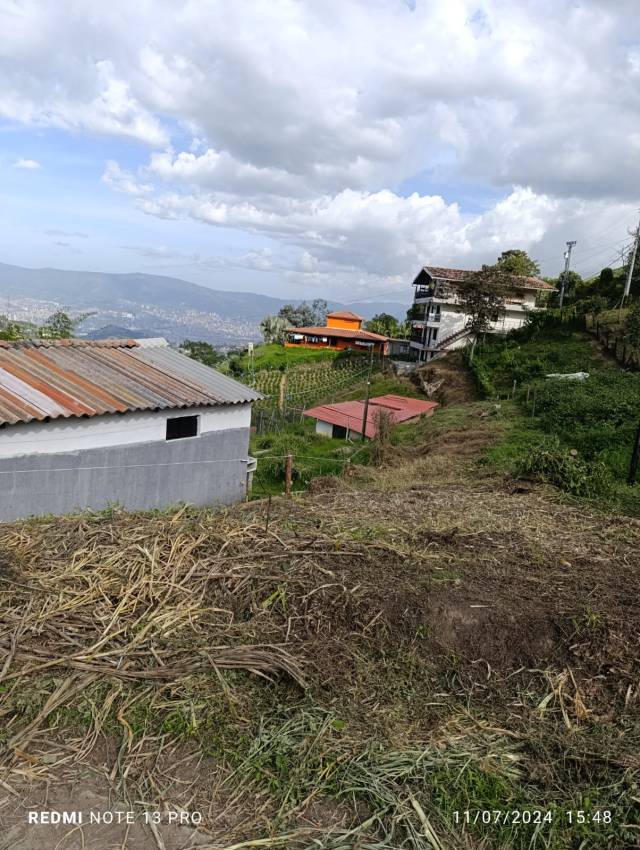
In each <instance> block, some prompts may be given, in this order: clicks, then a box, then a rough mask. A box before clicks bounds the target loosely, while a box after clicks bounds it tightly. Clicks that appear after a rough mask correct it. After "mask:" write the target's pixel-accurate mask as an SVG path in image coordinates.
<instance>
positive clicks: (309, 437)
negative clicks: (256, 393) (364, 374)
mask: <svg viewBox="0 0 640 850" xmlns="http://www.w3.org/2000/svg"><path fill="white" fill-rule="evenodd" d="M315 425H316V423H315V420H314V419H310V418H306V417H305V419H303V421H302V422H300V423H295V424H287V425H284V426H283V427H282V429H281V430H280V431H277V432H270V433H267V434H254V435H253V436H252V437H251V445H250V452H251V454H252V455H254V456H255V457H257V459H258V471H257V474H256V476H255V478H254V486H253V493H252V495H253V497H254V498H262V497H263V496H265V495H269V494H278V493H283V492H284V475H285V463H286V460H285V455H287V454H289V453H291V454H292V455H293V470H292V471H293V480H292V489H293V490H294V491H302V490H306V489H307V487H308V486H309V482H310V481H311V480H312V479H313V478H316V477H317V476H319V475H340V474H341V473H342V472H343V470H344V466H345V462H346V460H347V459H349V458H353V460H352V462H353V463H367V462H368V459H369V450H368V447H367V446H366V445H365V446H363V445H362V443H361V442H359V441H348V440H338V439H334V438H333V437H323V436H320V435H319V434H316V433H315Z"/></svg>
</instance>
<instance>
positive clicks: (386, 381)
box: [340, 372, 426, 401]
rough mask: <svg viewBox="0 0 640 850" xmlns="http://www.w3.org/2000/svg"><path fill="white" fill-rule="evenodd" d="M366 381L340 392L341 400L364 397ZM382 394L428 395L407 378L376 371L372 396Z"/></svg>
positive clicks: (424, 397) (417, 396)
mask: <svg viewBox="0 0 640 850" xmlns="http://www.w3.org/2000/svg"><path fill="white" fill-rule="evenodd" d="M364 391H365V383H364V381H363V382H362V383H361V384H359V385H358V386H355V387H353V389H350V390H347V391H345V392H344V393H340V401H352V400H354V399H364ZM380 395H404V396H407V397H408V398H421V399H426V396H425V394H424V393H423V392H421V391H420V390H419V389H418V388H417V387H416V385H415V384H414V383H412V382H411V381H410V380H408V379H407V378H400V377H397V376H396V375H393V374H381V373H379V372H378V373H374V375H373V377H372V380H371V389H370V396H371V398H374V397H375V396H380Z"/></svg>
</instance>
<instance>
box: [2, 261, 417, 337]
mask: <svg viewBox="0 0 640 850" xmlns="http://www.w3.org/2000/svg"><path fill="white" fill-rule="evenodd" d="M410 297H411V291H410V289H409V287H407V302H406V303H405V304H403V303H401V302H396V301H359V302H354V303H350V304H342V303H338V302H335V301H332V302H330V303H329V306H330V308H331V309H334V310H335V309H345V308H348V309H349V310H352V311H353V312H355V313H358V314H359V315H361V316H363V318H365V319H369V318H371V317H372V316H373V315H374V314H375V313H382V312H384V313H391V314H392V315H395V316H397V317H398V318H403V317H404V315H405V313H406V310H407V308H408V306H409V301H410ZM299 300H300V299H294V298H290V299H282V298H274V297H272V296H269V295H259V294H257V293H255V292H230V291H226V290H221V289H209V288H208V287H206V286H200V285H198V284H196V283H191V282H190V281H186V280H182V279H181V278H174V277H165V276H164V275H152V274H140V273H128V274H114V273H107V272H92V271H67V270H62V269H49V268H45V269H29V268H24V267H22V266H13V265H8V264H6V263H0V313H6V314H8V315H9V316H10V317H11V318H14V319H20V320H24V321H39V320H42V319H44V318H46V316H48V315H50V313H51V312H53V311H54V310H56V309H63V310H66V311H68V312H69V313H71V314H73V313H78V312H90V313H91V314H92V315H91V316H90V317H88V318H87V319H85V320H84V321H83V323H82V324H81V325H80V327H79V331H80V332H81V333H87V334H91V335H93V334H94V333H95V332H96V331H99V330H100V329H101V328H104V326H105V325H107V326H109V325H111V326H118V327H120V328H121V329H126V328H130V327H131V326H132V325H133V326H135V328H137V329H139V331H138V332H139V333H140V334H143V333H144V334H145V335H158V336H165V337H167V338H168V339H169V340H170V341H172V342H180V341H181V340H183V339H186V338H191V339H203V340H206V341H208V342H211V343H213V344H218V345H234V344H240V343H241V342H246V341H249V340H256V339H259V337H260V331H259V324H260V321H261V320H262V319H263V318H264V317H265V316H267V315H273V314H275V313H277V312H278V310H279V309H280V308H281V307H282V306H283V305H284V304H287V303H291V302H292V301H293V302H295V301H299Z"/></svg>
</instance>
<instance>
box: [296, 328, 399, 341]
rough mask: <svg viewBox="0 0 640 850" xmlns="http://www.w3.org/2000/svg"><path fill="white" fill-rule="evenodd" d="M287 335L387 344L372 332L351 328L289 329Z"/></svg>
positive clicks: (381, 337)
mask: <svg viewBox="0 0 640 850" xmlns="http://www.w3.org/2000/svg"><path fill="white" fill-rule="evenodd" d="M287 333H293V334H308V335H309V336H337V337H340V338H341V339H361V340H366V341H369V342H386V340H387V337H386V336H381V335H380V334H374V333H371V331H354V330H351V329H350V328H327V327H314V328H287Z"/></svg>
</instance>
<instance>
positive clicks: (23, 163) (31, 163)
mask: <svg viewBox="0 0 640 850" xmlns="http://www.w3.org/2000/svg"><path fill="white" fill-rule="evenodd" d="M13 167H14V168H23V169H24V170H25V171H37V170H38V169H39V168H42V166H41V165H40V163H39V162H38V161H37V160H35V159H17V160H16V161H15V162H14V163H13Z"/></svg>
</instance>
